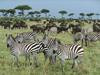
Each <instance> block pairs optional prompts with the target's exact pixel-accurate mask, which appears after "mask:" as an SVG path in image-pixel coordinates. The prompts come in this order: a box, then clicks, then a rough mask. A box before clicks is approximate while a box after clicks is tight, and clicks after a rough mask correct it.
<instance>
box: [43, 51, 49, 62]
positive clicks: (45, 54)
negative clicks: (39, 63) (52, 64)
mask: <svg viewBox="0 0 100 75" xmlns="http://www.w3.org/2000/svg"><path fill="white" fill-rule="evenodd" d="M43 54H44V57H45V62H46V61H47V59H48V55H47V53H46V52H45V51H44V52H43Z"/></svg>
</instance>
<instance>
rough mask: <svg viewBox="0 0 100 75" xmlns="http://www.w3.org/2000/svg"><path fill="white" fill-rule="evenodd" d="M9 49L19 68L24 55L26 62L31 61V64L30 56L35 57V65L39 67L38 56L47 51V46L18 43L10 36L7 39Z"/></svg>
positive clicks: (40, 43) (39, 43)
mask: <svg viewBox="0 0 100 75" xmlns="http://www.w3.org/2000/svg"><path fill="white" fill-rule="evenodd" d="M6 41H7V47H8V48H10V51H11V55H13V56H14V58H15V59H16V61H15V64H16V65H17V66H19V65H18V63H19V56H20V55H24V56H25V58H26V61H27V60H29V62H30V58H29V57H30V55H32V56H33V59H34V60H35V61H34V63H35V64H36V66H38V62H37V57H36V55H37V54H38V53H40V52H43V51H44V50H47V48H46V46H45V45H44V44H43V43H42V42H38V43H37V42H33V43H17V42H16V41H15V39H14V37H13V36H12V35H11V34H10V35H8V37H7V40H6Z"/></svg>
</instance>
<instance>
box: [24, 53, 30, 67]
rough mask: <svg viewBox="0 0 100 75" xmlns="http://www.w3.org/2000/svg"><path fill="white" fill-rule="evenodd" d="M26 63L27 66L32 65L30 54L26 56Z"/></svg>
mask: <svg viewBox="0 0 100 75" xmlns="http://www.w3.org/2000/svg"><path fill="white" fill-rule="evenodd" d="M25 63H26V64H25V66H26V65H28V64H29V65H30V64H31V63H30V55H29V54H26V55H25Z"/></svg>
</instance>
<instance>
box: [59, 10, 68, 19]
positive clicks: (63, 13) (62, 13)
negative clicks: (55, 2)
mask: <svg viewBox="0 0 100 75" xmlns="http://www.w3.org/2000/svg"><path fill="white" fill-rule="evenodd" d="M59 13H60V14H61V15H62V18H64V15H65V14H67V11H65V10H61V11H59Z"/></svg>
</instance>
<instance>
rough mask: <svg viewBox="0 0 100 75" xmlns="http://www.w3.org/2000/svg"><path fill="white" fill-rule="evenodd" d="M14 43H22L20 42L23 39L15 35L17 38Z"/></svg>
mask: <svg viewBox="0 0 100 75" xmlns="http://www.w3.org/2000/svg"><path fill="white" fill-rule="evenodd" d="M15 41H16V42H17V43H22V42H23V37H22V36H21V35H17V36H16V37H15Z"/></svg>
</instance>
